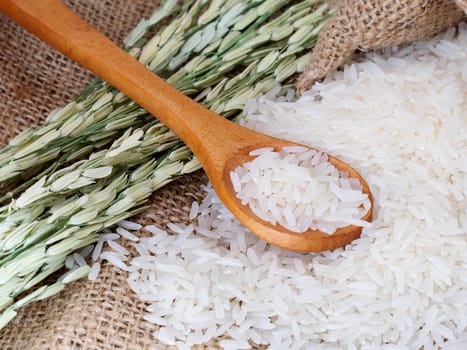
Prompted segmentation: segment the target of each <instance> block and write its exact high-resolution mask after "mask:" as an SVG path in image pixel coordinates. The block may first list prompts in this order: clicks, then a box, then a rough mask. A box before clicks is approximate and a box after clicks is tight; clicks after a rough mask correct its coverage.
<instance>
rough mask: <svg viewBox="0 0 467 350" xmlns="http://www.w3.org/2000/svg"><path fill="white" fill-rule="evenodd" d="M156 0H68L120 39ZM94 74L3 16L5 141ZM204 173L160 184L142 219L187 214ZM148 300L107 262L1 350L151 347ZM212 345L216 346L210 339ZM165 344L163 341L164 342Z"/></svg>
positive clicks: (36, 311)
mask: <svg viewBox="0 0 467 350" xmlns="http://www.w3.org/2000/svg"><path fill="white" fill-rule="evenodd" d="M157 3H158V1H156V0H151V1H145V0H131V1H130V0H118V1H111V0H105V1H101V0H69V1H67V4H68V5H70V7H72V8H73V10H75V11H76V12H77V13H78V14H79V15H80V16H82V17H83V18H85V19H86V20H87V21H89V22H90V23H91V24H93V25H95V26H96V27H97V28H98V29H100V30H102V31H103V32H104V33H105V34H106V35H108V36H109V37H110V38H112V39H113V40H114V41H115V42H121V41H122V39H123V38H124V36H125V35H126V34H127V33H128V32H129V31H130V30H131V29H132V28H133V27H134V26H135V25H136V24H137V23H138V21H139V20H140V19H141V18H143V17H145V16H148V15H149V14H150V13H151V12H152V11H153V10H154V9H155V7H156V5H157ZM91 80H92V75H91V74H89V73H88V72H86V71H84V70H83V69H82V68H80V67H79V66H78V65H76V64H74V63H72V62H70V61H69V60H68V59H66V58H65V57H63V56H62V55H61V54H59V53H57V52H56V51H55V50H53V49H51V48H50V47H48V46H47V45H46V44H44V43H42V42H40V41H39V40H37V39H36V38H34V37H32V36H30V35H29V34H28V33H26V32H25V31H24V30H23V29H21V28H20V27H19V26H17V25H15V24H13V23H12V22H11V21H9V20H8V19H7V18H5V17H4V16H2V15H0V111H1V112H0V123H1V125H2V126H1V128H0V146H3V145H5V144H6V142H7V141H8V140H9V139H10V138H11V137H12V136H14V135H16V134H17V133H18V132H20V131H21V130H24V129H25V128H27V127H30V126H36V125H38V124H39V123H40V122H41V121H42V120H43V119H44V118H45V117H46V115H47V113H49V112H50V111H51V110H53V109H54V108H56V107H58V106H62V105H64V104H65V103H66V102H69V101H70V100H72V99H73V97H75V96H77V95H78V94H79V92H80V91H81V90H82V89H83V88H84V87H85V86H86V85H87V84H88V83H89V82H90V81H91ZM206 181H207V179H206V177H205V175H204V174H203V173H202V172H198V173H196V174H193V175H191V176H185V177H183V178H181V179H179V180H177V181H176V182H174V183H172V184H170V185H169V186H167V187H165V188H163V189H162V190H160V191H158V192H157V193H156V194H155V195H154V196H153V197H152V200H151V202H150V205H151V207H150V208H149V209H148V210H146V211H145V212H144V213H143V214H141V215H140V217H139V221H140V222H141V223H149V222H150V221H152V222H156V223H157V224H160V225H163V226H164V225H165V224H167V223H168V222H169V221H173V222H183V221H185V222H186V221H188V215H189V208H190V205H191V202H192V201H193V199H197V200H200V199H201V198H202V192H201V191H200V189H201V184H204V183H205V182H206ZM145 306H146V304H145V303H144V302H142V301H140V300H138V299H137V298H136V297H135V295H134V294H133V293H132V292H131V291H130V289H129V288H128V286H127V283H126V274H125V273H123V272H121V271H119V270H118V269H117V268H114V267H111V266H109V264H104V266H103V269H102V270H101V274H100V276H99V278H98V279H97V281H96V282H95V283H93V282H90V281H88V280H83V281H79V282H76V283H73V284H71V285H69V286H67V288H66V289H65V290H64V291H63V292H62V293H60V294H58V295H57V296H54V297H52V298H50V299H47V300H45V301H41V302H37V303H33V304H31V305H29V306H27V307H25V308H23V309H21V310H19V313H18V316H17V317H16V318H15V319H14V320H13V321H12V322H11V323H10V324H9V325H7V326H6V327H5V328H4V329H2V330H0V349H2V350H24V349H28V350H34V349H41V350H44V349H53V350H61V349H67V350H69V349H82V350H91V349H102V350H107V349H128V350H132V349H134V350H136V349H138V350H139V349H149V348H150V347H151V346H157V348H159V346H158V344H157V341H155V339H154V338H153V337H152V335H151V334H152V332H153V331H154V330H155V326H154V325H152V324H150V323H148V322H147V321H145V320H144V319H143V314H144V312H143V311H144V308H145ZM207 347H216V346H215V342H212V343H211V344H210V345H207ZM160 348H165V347H162V346H160Z"/></svg>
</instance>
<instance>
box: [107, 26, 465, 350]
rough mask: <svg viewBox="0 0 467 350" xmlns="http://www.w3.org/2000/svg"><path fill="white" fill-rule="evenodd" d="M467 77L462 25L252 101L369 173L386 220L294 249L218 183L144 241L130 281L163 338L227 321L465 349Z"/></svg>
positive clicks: (287, 338) (336, 340) (175, 339)
mask: <svg viewBox="0 0 467 350" xmlns="http://www.w3.org/2000/svg"><path fill="white" fill-rule="evenodd" d="M466 86H467V25H466V24H461V25H460V26H459V28H458V31H457V32H456V31H455V30H454V29H451V30H448V31H447V32H446V33H444V34H443V35H441V36H438V37H437V38H434V39H432V40H430V41H426V42H420V43H417V44H415V45H412V46H408V47H406V48H403V49H401V50H395V49H390V50H387V51H386V52H384V53H380V54H378V53H369V54H367V55H366V59H364V60H360V61H359V62H358V63H356V62H353V63H351V64H349V65H348V66H346V67H345V68H344V70H343V71H341V72H336V73H334V74H332V75H331V76H330V77H328V78H327V79H326V80H325V81H324V82H323V83H320V84H316V85H315V86H314V87H313V89H312V90H311V91H309V92H308V93H307V94H305V95H304V96H303V97H301V98H300V99H298V100H297V101H294V102H288V101H286V100H285V99H284V98H283V97H278V96H274V95H269V96H266V97H263V98H261V99H258V100H254V101H251V102H250V103H249V104H248V106H247V108H246V114H247V117H246V118H245V120H244V124H246V125H247V126H248V127H251V128H254V129H256V130H259V131H262V132H265V133H268V134H271V135H274V136H279V137H283V138H288V139H292V140H294V141H296V142H300V143H302V144H308V145H310V146H317V147H319V148H320V149H322V150H323V151H325V152H328V153H330V154H333V155H335V156H337V157H339V158H341V159H343V160H344V161H346V162H348V163H350V164H352V166H354V167H355V168H356V169H357V170H358V171H359V172H360V173H361V174H362V175H363V176H364V178H365V179H366V180H367V181H368V183H369V185H370V187H371V190H372V193H373V194H374V197H375V202H374V205H375V208H374V220H373V222H372V225H371V226H370V227H364V228H363V232H362V236H361V238H359V239H358V240H355V241H354V242H352V243H351V244H349V245H348V246H346V247H345V249H342V248H341V249H336V250H335V251H332V252H323V253H316V254H298V253H292V252H288V251H285V250H281V249H278V248H275V247H272V246H270V245H268V244H266V243H265V242H264V241H262V240H260V239H258V238H257V237H256V236H254V235H252V234H251V233H249V232H248V231H247V230H246V229H245V228H244V227H243V226H242V225H241V224H240V223H239V222H238V221H237V220H236V219H235V218H234V217H233V216H232V214H231V213H230V212H229V211H228V210H227V209H226V208H225V207H224V206H223V205H222V204H221V203H220V202H219V200H218V199H217V197H216V195H215V193H214V192H213V191H212V189H211V188H210V187H207V189H206V190H207V194H206V197H205V199H204V200H203V202H202V203H199V204H196V205H195V206H196V207H195V208H192V212H191V214H190V216H191V217H192V219H193V223H192V224H191V225H188V226H184V225H172V226H171V231H173V232H178V233H176V234H173V233H172V234H169V233H167V232H166V231H164V230H161V229H159V228H157V227H155V226H152V225H150V226H149V227H147V228H143V229H144V230H145V231H147V232H150V233H152V236H150V237H143V238H141V239H140V240H139V242H129V243H130V244H133V245H134V247H135V249H136V251H137V255H136V256H134V257H132V258H131V257H129V258H128V261H126V262H125V263H126V265H125V266H127V268H128V284H129V286H130V287H131V289H132V290H133V291H134V292H135V293H136V294H137V295H138V297H139V298H140V299H142V300H146V301H147V303H148V306H147V313H146V315H145V316H144V317H145V319H146V320H147V321H149V322H152V323H154V324H156V325H159V326H160V328H155V329H158V330H157V331H155V332H154V336H155V338H157V339H158V340H159V341H160V342H162V343H165V344H173V345H176V346H177V347H178V348H180V349H186V348H189V347H190V346H191V345H193V344H200V343H206V342H208V341H209V340H210V339H212V338H213V337H219V336H225V335H227V339H224V340H222V341H221V343H220V346H221V347H224V348H226V349H243V348H249V347H251V346H253V345H254V344H256V345H267V346H268V348H269V349H280V350H282V349H301V348H311V349H345V350H353V349H367V350H369V349H386V350H387V349H421V348H423V349H424V350H431V349H445V350H460V349H464V348H465V344H466V342H467V297H466V295H467V254H466V252H467V210H466V209H467V181H466V179H467V157H466V154H467V89H466ZM195 213H196V214H195ZM126 229H128V230H131V229H130V228H128V227H127V228H126ZM114 254H117V255H118V254H119V253H118V252H114Z"/></svg>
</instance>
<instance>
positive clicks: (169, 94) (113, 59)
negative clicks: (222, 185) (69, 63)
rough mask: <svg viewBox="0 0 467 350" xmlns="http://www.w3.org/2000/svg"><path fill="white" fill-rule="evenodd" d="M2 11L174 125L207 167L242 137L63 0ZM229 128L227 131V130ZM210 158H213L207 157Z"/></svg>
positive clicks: (17, 0) (11, 0) (0, 6)
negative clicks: (224, 146)
mask: <svg viewBox="0 0 467 350" xmlns="http://www.w3.org/2000/svg"><path fill="white" fill-rule="evenodd" d="M0 12H3V13H4V14H6V15H7V16H8V17H10V18H11V19H13V20H14V21H16V22H17V23H18V24H20V25H21V26H23V27H24V28H26V29H27V30H28V31H30V32H31V33H33V34H35V35H36V36H38V37H39V38H40V39H42V40H43V41H45V42H47V43H48V44H50V45H51V46H53V47H54V48H56V49H57V50H59V51H61V52H62V53H63V54H65V55H66V56H68V57H69V58H71V59H73V60H74V61H76V62H78V63H79V64H81V65H82V66H83V67H84V68H86V69H88V70H90V71H92V72H93V73H95V74H96V75H97V76H99V77H101V78H102V79H104V80H106V81H107V82H109V83H110V84H111V85H113V86H115V87H117V88H118V89H119V90H120V91H122V92H123V93H125V94H126V95H127V96H128V97H130V98H131V99H132V100H134V101H136V102H137V103H138V104H139V105H141V106H142V107H143V108H145V109H146V110H147V111H148V112H149V113H151V114H152V115H154V116H156V117H157V118H158V119H159V120H160V121H161V122H162V123H164V124H165V125H167V126H168V127H169V128H170V129H172V130H173V131H174V132H175V133H176V134H177V135H178V136H179V137H180V138H181V139H182V140H183V141H184V142H185V143H186V144H187V145H188V146H189V147H190V148H191V150H192V151H193V152H194V153H195V154H196V155H197V156H198V158H199V159H200V161H201V163H203V166H208V167H209V165H208V164H207V163H209V164H213V163H217V162H212V160H213V159H212V158H213V157H217V158H218V159H222V158H223V157H225V154H223V147H219V146H220V145H223V144H229V143H230V144H232V143H233V142H242V141H244V140H242V138H243V137H244V136H243V135H242V133H241V132H236V130H237V129H238V128H239V127H238V126H237V125H235V124H234V123H232V122H230V121H228V120H225V119H224V118H222V117H219V116H218V115H217V114H215V113H213V112H211V111H210V110H208V109H206V108H205V107H203V106H201V105H200V104H198V103H196V102H194V101H193V100H192V99H190V98H189V97H187V96H185V95H184V94H182V93H181V92H179V91H178V90H177V89H175V88H174V87H172V86H170V85H169V84H167V83H166V82H165V81H164V80H162V79H161V78H159V77H158V76H157V75H156V74H154V73H153V72H151V71H150V70H148V69H147V68H146V67H144V66H143V65H142V64H141V63H139V62H138V61H137V60H136V59H134V58H133V57H131V56H130V55H128V54H127V53H126V52H125V51H124V50H122V49H120V48H119V47H118V46H116V45H115V44H114V43H113V42H112V41H110V40H109V39H108V38H107V37H106V36H104V35H103V34H101V33H100V32H99V31H97V30H96V29H94V28H93V27H91V26H90V25H89V24H87V23H86V22H85V21H83V20H82V19H81V18H80V17H79V16H77V15H76V14H75V13H73V12H72V11H71V10H70V9H69V8H68V7H66V6H65V5H64V4H63V3H62V2H60V1H59V0H1V1H0ZM227 129H228V130H229V132H226V130H227ZM205 158H211V159H210V160H211V161H209V162H205Z"/></svg>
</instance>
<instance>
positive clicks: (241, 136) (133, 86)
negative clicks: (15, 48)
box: [0, 0, 372, 252]
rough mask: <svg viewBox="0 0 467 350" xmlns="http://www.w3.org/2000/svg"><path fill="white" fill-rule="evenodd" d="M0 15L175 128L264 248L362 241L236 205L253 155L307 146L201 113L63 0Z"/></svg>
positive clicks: (21, 5)
mask: <svg viewBox="0 0 467 350" xmlns="http://www.w3.org/2000/svg"><path fill="white" fill-rule="evenodd" d="M0 12H3V13H4V14H6V15H7V16H8V17H10V18H11V19H13V20H14V21H16V22H17V23H18V24H20V25H21V26H23V27H24V28H26V29H27V30H29V31H30V32H31V33H33V34H35V35H36V36H38V37H39V38H40V39H42V40H44V41H45V42H47V43H48V44H50V45H51V46H53V47H54V48H56V49H57V50H59V51H61V52H62V53H63V54H65V55H66V56H68V57H69V58H71V59H73V60H74V61H76V62H78V63H79V64H81V65H82V66H83V67H85V68H86V69H88V70H90V71H92V72H93V73H94V74H96V75H97V76H99V77H101V78H102V79H104V80H106V81H107V82H108V83H109V84H111V85H113V86H114V87H116V88H117V89H119V90H120V91H122V92H123V93H125V94H126V95H127V96H128V97H130V98H131V99H132V100H134V101H136V102H137V103H138V104H139V105H141V106H142V107H143V108H145V109H146V110H147V111H148V112H149V113H151V114H152V115H154V116H155V117H157V118H158V119H159V120H160V121H161V122H162V123H164V124H165V125H167V126H168V127H169V128H170V129H172V130H173V131H174V132H175V133H176V134H177V135H178V136H179V137H180V138H181V139H182V140H183V141H184V142H185V143H186V145H187V146H188V147H189V148H190V149H191V150H192V151H193V153H194V154H195V155H196V156H197V157H198V159H199V160H200V162H201V164H202V166H203V168H204V170H205V172H206V174H207V175H208V177H209V179H210V181H211V183H212V185H213V188H214V189H215V191H216V193H217V194H218V196H219V198H220V199H221V200H222V202H223V203H224V204H225V205H226V206H227V207H228V208H229V209H230V210H231V211H232V213H233V214H234V215H235V216H236V217H237V218H238V219H239V220H240V221H241V222H242V223H243V224H244V225H245V226H246V227H248V228H249V229H250V230H251V231H252V232H253V233H255V234H256V235H258V236H259V237H261V238H262V239H264V240H265V241H267V242H269V243H271V244H273V245H276V246H278V247H281V248H285V249H289V250H295V251H300V252H310V251H323V250H332V249H336V248H339V247H342V246H344V245H346V244H348V243H350V242H351V241H352V240H354V239H356V238H358V237H359V236H360V234H361V231H362V228H361V227H359V226H353V225H350V226H347V227H343V228H340V229H338V230H337V231H336V232H335V233H334V234H332V235H329V234H326V233H324V232H321V231H314V230H309V231H307V232H304V233H296V232H292V231H289V230H287V229H285V228H284V227H282V226H279V225H272V224H270V223H268V222H265V221H263V220H261V219H260V218H258V217H257V216H256V215H255V214H254V213H253V212H252V211H251V209H250V208H249V207H248V206H246V205H242V204H241V202H240V200H239V199H237V198H236V193H235V191H234V188H233V185H232V183H231V180H230V172H231V171H233V170H234V169H235V168H236V167H237V166H239V165H242V164H244V163H245V162H248V161H250V160H252V158H253V157H252V156H250V155H249V152H250V151H252V150H254V149H258V148H263V147H273V148H274V149H275V151H278V150H280V149H281V148H283V147H285V146H302V145H299V144H296V143H293V142H289V141H285V140H281V139H277V138H274V137H270V136H267V135H263V134H260V133H257V132H255V131H252V130H249V129H247V128H244V127H242V126H240V125H237V124H235V123H233V122H230V121H228V120H226V119H224V118H222V117H221V116H219V115H217V114H215V113H214V112H212V111H210V110H209V109H207V108H205V107H203V106H201V105H200V104H198V103H196V102H195V101H193V100H192V99H190V98H189V97H187V96H185V95H184V94H182V93H181V92H179V91H178V90H176V89H175V88H173V87H172V86H170V85H169V84H167V83H166V82H165V81H163V80H162V79H161V78H159V77H158V76H157V75H155V74H154V73H153V72H151V71H149V70H148V69H147V68H145V67H144V66H143V65H142V64H140V63H139V62H138V61H137V60H136V59H134V58H133V57H131V56H130V55H128V54H127V53H126V52H125V51H123V50H122V49H120V48H119V47H117V46H116V45H115V44H113V43H112V42H111V41H110V40H109V39H108V38H106V37H105V36H104V35H103V34H101V33H100V32H98V31H97V30H96V29H94V28H92V27H91V26H90V25H88V24H87V23H86V22H84V21H83V20H82V19H81V18H79V17H78V16H77V15H75V14H74V13H73V12H72V11H71V10H69V9H68V8H67V7H66V6H65V5H64V4H62V3H61V2H60V1H59V0H2V1H0ZM305 147H307V146H305ZM308 148H309V147H308ZM329 162H330V163H331V164H333V165H334V166H335V167H336V168H337V169H339V170H343V171H346V172H348V174H349V176H350V177H353V178H356V179H358V180H359V181H360V183H361V184H362V186H363V192H364V193H365V194H367V195H368V196H369V198H370V201H371V202H372V195H371V192H370V189H369V187H368V185H367V183H366V182H365V180H364V179H363V178H362V177H361V176H360V175H359V174H358V172H357V171H355V170H354V169H353V168H352V167H350V166H349V165H347V164H346V163H344V162H342V161H341V160H339V159H337V158H335V157H332V156H329ZM371 216H372V209H371V208H370V210H369V211H368V212H367V213H366V214H365V216H364V217H363V218H362V220H366V221H369V220H371Z"/></svg>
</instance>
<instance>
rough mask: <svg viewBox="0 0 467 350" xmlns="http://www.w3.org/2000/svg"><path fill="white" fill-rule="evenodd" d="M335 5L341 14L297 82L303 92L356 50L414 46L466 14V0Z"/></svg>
mask: <svg viewBox="0 0 467 350" xmlns="http://www.w3.org/2000/svg"><path fill="white" fill-rule="evenodd" d="M456 3H457V5H456ZM331 6H335V11H336V12H335V14H334V16H333V17H332V18H331V19H330V20H329V21H328V23H327V24H326V25H325V27H324V28H323V29H322V30H321V32H320V34H319V38H318V42H317V43H316V46H315V47H314V49H313V52H312V56H311V60H310V64H309V65H308V67H307V68H306V70H305V72H304V73H303V74H302V75H301V76H300V77H299V79H298V82H297V91H298V92H299V93H302V92H303V91H305V90H306V89H308V88H309V87H310V86H311V85H312V84H313V83H314V82H315V81H316V80H319V79H322V78H324V77H325V76H326V75H328V74H329V73H330V72H332V71H334V70H336V69H337V68H339V67H341V66H342V65H343V64H344V63H345V62H346V61H347V60H348V59H349V58H350V56H351V55H352V54H353V53H354V52H355V50H357V49H359V50H364V51H366V50H370V49H374V48H383V47H390V46H394V45H400V44H404V43H409V42H414V41H417V40H421V39H424V38H427V37H430V36H432V35H434V34H437V33H439V32H441V31H443V30H445V29H447V28H449V27H451V26H453V25H455V24H457V23H458V22H459V21H460V20H461V19H462V18H463V17H464V11H467V0H455V1H454V0H397V1H394V0H371V1H367V0H342V1H333V2H332V5H331Z"/></svg>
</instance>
